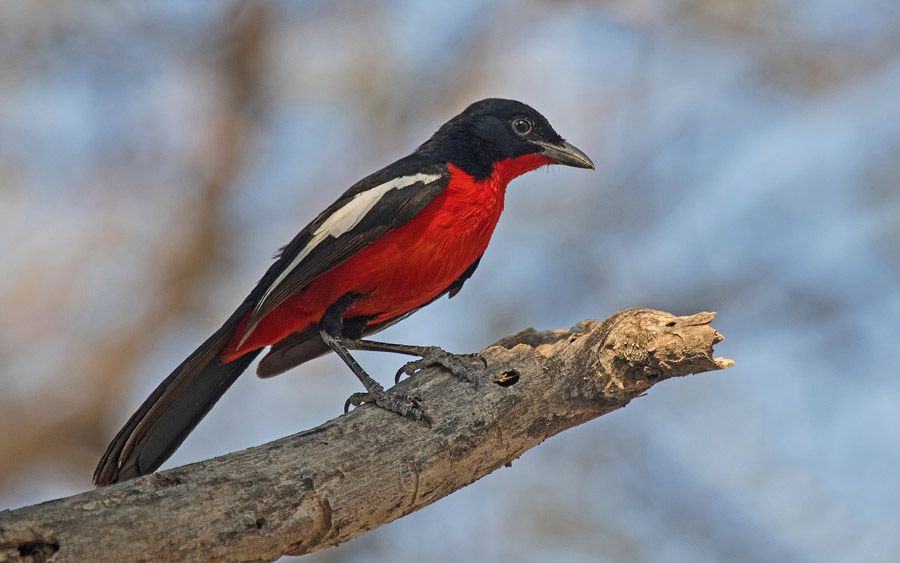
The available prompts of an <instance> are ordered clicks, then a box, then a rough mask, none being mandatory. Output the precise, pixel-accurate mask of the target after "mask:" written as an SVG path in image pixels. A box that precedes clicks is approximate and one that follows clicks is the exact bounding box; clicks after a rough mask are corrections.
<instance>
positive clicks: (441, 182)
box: [244, 157, 450, 338]
mask: <svg viewBox="0 0 900 563" xmlns="http://www.w3.org/2000/svg"><path fill="white" fill-rule="evenodd" d="M449 182H450V173H449V170H448V169H447V167H446V165H444V164H436V163H422V162H421V161H420V160H419V159H416V158H415V157H407V158H405V159H402V160H399V161H397V162H395V163H394V164H392V165H390V166H388V167H386V168H384V169H382V170H380V171H378V172H376V173H374V174H372V175H371V176H369V177H367V178H365V179H363V180H361V181H359V182H357V183H356V184H355V185H354V186H352V187H351V188H350V189H349V190H347V192H345V193H344V194H343V195H342V196H341V197H340V198H339V199H338V200H337V201H336V202H334V203H333V204H332V205H331V206H329V207H328V209H326V210H325V211H323V212H322V213H321V214H319V216H318V217H316V219H315V220H314V221H313V222H312V223H310V224H309V225H307V226H306V228H304V229H303V230H302V231H301V232H300V233H299V234H298V235H297V236H296V237H294V240H292V241H291V242H290V243H289V244H288V245H287V246H285V247H284V248H283V249H282V251H281V255H280V257H279V258H278V260H277V261H276V262H275V263H274V264H272V267H271V268H269V271H268V272H266V275H265V276H264V277H263V279H261V280H260V283H259V285H258V286H257V289H256V291H257V292H259V294H260V297H259V298H258V301H257V302H256V305H255V307H254V308H253V311H252V313H251V315H250V320H249V322H248V323H247V326H246V328H245V329H244V338H246V337H247V336H248V335H249V334H250V332H252V331H253V329H254V328H255V326H256V324H257V323H259V321H260V320H262V319H263V318H264V317H265V316H266V315H268V314H269V313H271V312H272V311H273V310H274V309H275V308H276V307H278V306H279V305H280V304H282V303H283V302H284V301H285V300H286V299H288V298H289V297H291V296H292V295H295V294H297V293H298V292H300V291H303V289H305V288H306V287H307V286H308V285H309V284H310V283H311V282H312V281H313V280H314V279H316V278H317V277H318V276H320V275H322V274H324V273H325V272H327V271H328V270H330V269H332V268H334V267H335V266H338V265H339V264H341V263H342V262H344V261H345V260H347V259H348V258H350V257H351V256H353V255H354V254H356V253H357V252H359V251H360V250H362V249H364V248H366V247H367V246H369V245H370V244H372V243H373V242H375V241H376V240H378V239H379V238H381V237H382V236H384V235H385V234H386V233H387V232H389V231H391V230H393V229H396V228H397V227H400V226H401V225H403V224H405V223H406V222H407V221H409V220H410V219H412V218H413V217H415V216H416V215H417V214H419V213H420V212H421V211H422V210H423V209H424V208H425V207H426V206H427V205H428V204H429V203H431V202H432V201H434V199H435V198H436V197H437V196H438V195H439V194H440V193H441V192H442V191H443V190H444V188H446V187H447V185H448V184H449ZM360 212H361V213H360Z"/></svg>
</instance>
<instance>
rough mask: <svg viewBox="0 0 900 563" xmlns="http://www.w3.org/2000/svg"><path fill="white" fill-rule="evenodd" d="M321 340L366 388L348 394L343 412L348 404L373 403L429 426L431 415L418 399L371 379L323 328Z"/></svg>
mask: <svg viewBox="0 0 900 563" xmlns="http://www.w3.org/2000/svg"><path fill="white" fill-rule="evenodd" d="M320 334H321V335H322V340H324V341H325V343H326V344H328V346H329V347H331V349H332V350H334V351H335V353H336V354H337V355H338V356H340V357H341V359H342V360H344V363H345V364H347V366H348V367H349V368H350V369H351V370H352V371H353V373H354V374H356V377H357V378H359V381H360V382H361V383H362V384H363V387H365V388H366V392H365V393H354V394H352V395H350V398H349V399H347V402H346V403H344V412H347V411H348V410H350V405H353V406H354V407H358V406H360V405H363V404H365V403H375V404H376V405H378V406H379V407H381V408H383V409H385V410H388V411H391V412H394V413H397V414H399V415H400V416H408V417H410V418H413V419H415V420H421V421H423V422H425V424H427V425H429V426H431V417H430V416H428V413H426V412H425V411H424V410H423V409H422V405H421V404H420V403H419V399H418V398H417V397H414V396H413V395H409V394H407V393H394V392H389V391H385V390H384V387H382V386H381V384H380V383H378V382H377V381H375V380H374V379H372V377H371V376H370V375H369V374H368V373H366V370H364V369H363V368H362V366H361V365H359V362H357V361H356V359H354V358H353V356H351V355H350V352H349V351H348V350H347V347H346V346H344V343H343V342H341V340H340V338H336V337H335V336H332V335H331V334H329V333H328V332H326V331H325V330H322V331H320Z"/></svg>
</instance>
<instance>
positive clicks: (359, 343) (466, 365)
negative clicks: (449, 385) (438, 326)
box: [347, 340, 487, 387]
mask: <svg viewBox="0 0 900 563" xmlns="http://www.w3.org/2000/svg"><path fill="white" fill-rule="evenodd" d="M347 345H348V346H349V347H351V348H353V349H354V350H370V351H373V352H394V353H396V354H406V355H408V356H419V357H420V358H421V359H419V360H414V361H412V362H409V363H407V364H406V365H404V366H403V367H401V368H400V369H399V370H398V371H397V375H396V376H395V377H394V382H395V383H396V382H398V381H400V378H401V377H402V376H403V374H404V373H405V374H406V375H415V374H416V373H418V372H419V371H420V370H423V369H425V368H427V367H431V366H435V365H439V366H442V367H443V368H445V369H447V370H448V371H450V373H452V374H453V375H455V376H456V377H458V378H459V379H461V380H465V381H471V382H472V383H474V384H475V386H476V387H478V386H479V385H480V383H481V379H482V376H483V374H484V371H485V369H486V368H487V361H485V359H484V357H483V356H482V355H481V354H478V353H475V354H451V353H450V352H447V351H445V350H442V349H441V348H438V347H437V346H409V345H406V344H392V343H390V342H375V341H373V340H352V341H348V342H347ZM471 360H477V361H478V362H480V363H481V364H482V365H481V366H480V367H475V366H473V365H472V361H471Z"/></svg>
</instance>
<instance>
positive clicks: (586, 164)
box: [536, 141, 594, 170]
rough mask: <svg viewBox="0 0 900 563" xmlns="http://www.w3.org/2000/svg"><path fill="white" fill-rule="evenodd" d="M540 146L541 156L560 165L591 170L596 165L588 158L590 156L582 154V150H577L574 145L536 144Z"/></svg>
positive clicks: (563, 143)
mask: <svg viewBox="0 0 900 563" xmlns="http://www.w3.org/2000/svg"><path fill="white" fill-rule="evenodd" d="M536 144H538V145H540V147H541V151H540V152H539V153H538V154H540V155H541V156H546V157H547V158H552V159H553V160H555V161H556V162H558V163H559V164H564V165H566V166H574V167H575V168H590V169H591V170H593V169H594V163H593V162H591V159H590V158H588V155H586V154H584V153H583V152H581V150H580V149H578V148H576V147H575V146H574V145H571V144H569V143H567V142H566V141H563V142H562V143H560V144H558V145H554V144H550V143H544V142H539V143H536Z"/></svg>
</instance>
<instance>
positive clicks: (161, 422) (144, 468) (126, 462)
mask: <svg viewBox="0 0 900 563" xmlns="http://www.w3.org/2000/svg"><path fill="white" fill-rule="evenodd" d="M242 309H244V307H242V308H241V309H238V311H236V312H235V314H234V315H232V317H231V318H230V319H229V320H228V321H227V322H226V323H225V325H224V326H222V328H220V329H219V330H218V331H216V333H215V334H213V335H212V336H210V337H209V338H208V339H207V340H206V342H204V343H203V344H201V345H200V347H199V348H197V350H196V351H194V353H193V354H191V355H190V356H188V358H187V359H186V360H184V362H182V363H181V365H179V366H178V367H177V368H175V371H173V372H172V373H171V374H170V375H169V376H168V377H167V378H166V379H165V380H164V381H163V382H162V383H160V384H159V386H158V387H157V388H156V390H155V391H153V393H152V394H151V395H150V396H149V397H148V398H147V400H145V401H144V403H143V404H142V405H141V406H140V408H138V410H137V412H135V413H134V414H133V415H131V418H130V419H128V422H127V423H126V424H125V426H124V427H123V428H122V429H121V430H119V433H118V434H117V435H116V437H115V438H114V439H113V441H112V442H111V443H110V444H109V447H108V448H107V449H106V453H104V454H103V457H102V458H101V459H100V463H99V464H98V465H97V469H96V470H95V471H94V484H95V485H97V486H100V487H102V486H106V485H110V484H112V483H116V482H118V481H124V480H127V479H133V478H134V477H139V476H141V475H146V474H148V473H152V472H153V471H155V470H156V469H157V468H158V467H159V466H160V465H162V464H163V462H165V461H166V460H167V459H168V458H169V456H171V455H172V453H173V452H174V451H175V450H176V449H177V448H178V446H180V445H181V443H182V442H183V441H184V440H185V438H187V436H188V434H190V433H191V431H192V430H193V429H194V427H196V426H197V424H198V423H199V422H200V420H202V419H203V417H204V416H206V413H207V412H209V409H211V408H212V406H213V405H214V404H215V403H216V401H218V400H219V398H220V397H221V396H222V395H223V394H224V393H225V391H227V390H228V388H229V387H231V384H232V383H234V381H235V380H236V379H237V378H238V376H239V375H241V373H243V372H244V371H245V370H246V369H247V367H248V366H249V365H250V363H251V362H253V360H254V359H255V358H256V356H257V355H258V354H259V352H260V350H254V351H252V352H248V353H247V354H245V355H243V356H241V357H239V358H237V359H235V360H233V361H231V362H229V363H226V364H223V363H220V360H219V358H220V356H221V353H222V350H223V348H225V346H226V345H227V344H228V342H229V340H230V339H231V337H232V335H233V333H234V331H235V327H236V326H237V325H238V320H239V319H241V317H242V316H243V314H244V311H242Z"/></svg>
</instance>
